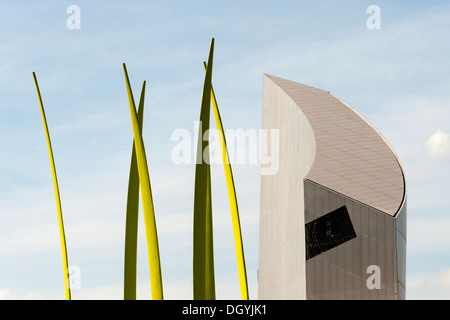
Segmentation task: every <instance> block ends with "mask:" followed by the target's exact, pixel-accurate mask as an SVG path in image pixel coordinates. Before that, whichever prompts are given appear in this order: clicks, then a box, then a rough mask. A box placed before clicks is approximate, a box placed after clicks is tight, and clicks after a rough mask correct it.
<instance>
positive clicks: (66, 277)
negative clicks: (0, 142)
mask: <svg viewBox="0 0 450 320" xmlns="http://www.w3.org/2000/svg"><path fill="white" fill-rule="evenodd" d="M33 78H34V83H35V85H36V91H37V95H38V99H39V105H40V107H41V114H42V121H43V123H44V129H45V135H46V138H47V148H48V154H49V157H50V165H51V169H52V176H53V187H54V189H55V198H56V209H57V214H58V225H59V235H60V240H61V251H62V258H63V272H64V288H65V294H66V300H71V292H70V284H69V270H68V268H69V263H68V258H67V247H66V236H65V232H64V222H63V216H62V208H61V198H60V193H59V187H58V179H57V176H56V167H55V160H54V158H53V149H52V143H51V141H50V133H49V131H48V125H47V118H46V116H45V111H44V104H43V103H42V97H41V92H40V90H39V85H38V81H37V78H36V74H35V73H34V72H33Z"/></svg>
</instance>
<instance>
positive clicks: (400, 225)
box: [396, 200, 406, 300]
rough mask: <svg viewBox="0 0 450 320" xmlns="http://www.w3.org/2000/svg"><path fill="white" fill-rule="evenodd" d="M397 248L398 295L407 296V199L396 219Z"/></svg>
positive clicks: (401, 297) (402, 297) (400, 297)
mask: <svg viewBox="0 0 450 320" xmlns="http://www.w3.org/2000/svg"><path fill="white" fill-rule="evenodd" d="M396 236H397V239H396V245H397V246H396V249H397V252H396V253H397V270H398V273H397V274H398V278H397V281H398V283H397V285H398V288H397V290H398V297H399V299H402V300H404V299H405V298H406V289H405V288H406V200H405V204H404V206H403V208H402V210H401V211H400V213H399V214H398V215H397V219H396Z"/></svg>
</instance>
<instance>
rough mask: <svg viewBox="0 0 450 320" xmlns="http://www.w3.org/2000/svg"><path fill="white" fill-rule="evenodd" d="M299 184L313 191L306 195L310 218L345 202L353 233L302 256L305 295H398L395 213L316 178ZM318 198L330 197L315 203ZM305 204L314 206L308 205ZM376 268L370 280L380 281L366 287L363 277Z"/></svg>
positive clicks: (386, 296) (339, 296)
mask: <svg viewBox="0 0 450 320" xmlns="http://www.w3.org/2000/svg"><path fill="white" fill-rule="evenodd" d="M304 185H305V194H308V193H310V194H313V197H309V198H306V201H305V209H306V210H305V212H310V217H309V218H310V219H312V220H314V219H317V218H320V217H323V216H325V215H327V214H329V212H328V210H333V209H336V206H340V205H344V206H345V207H346V208H347V210H348V214H349V216H350V219H351V222H352V224H353V228H354V231H355V233H356V237H355V238H353V239H351V240H348V241H346V242H344V243H342V244H340V245H339V246H337V247H334V248H331V249H329V250H327V251H325V252H323V253H321V254H319V255H317V256H314V257H312V258H310V259H308V260H307V261H306V292H307V299H346V300H348V299H357V300H362V299H383V300H384V299H398V298H401V296H399V294H398V289H397V287H398V285H397V272H398V270H397V250H394V248H396V243H395V238H398V234H399V232H398V231H397V228H396V219H395V218H394V217H392V216H390V215H387V214H385V213H383V212H381V211H379V210H376V209H374V208H370V207H368V206H366V205H365V204H363V203H360V202H357V201H354V200H352V199H350V198H348V197H345V196H343V195H341V194H337V193H336V192H334V191H333V190H330V189H328V188H325V187H323V186H320V185H318V184H316V183H315V182H312V181H309V180H305V181H304ZM314 198H316V199H314ZM317 198H320V199H328V201H329V202H328V204H325V205H323V206H320V207H319V206H318V205H317ZM338 199H339V200H338ZM310 206H311V207H313V208H315V210H308V207H310ZM325 207H326V208H327V209H326V210H324V208H325ZM400 224H401V223H399V225H400ZM396 232H397V236H396V235H395V233H396ZM372 266H375V267H379V272H376V271H375V272H374V271H372V269H370V268H372ZM375 274H377V275H379V278H378V280H377V281H375V282H373V281H370V282H371V283H375V284H379V285H380V287H379V288H377V287H375V288H369V286H368V284H367V282H368V280H371V279H373V277H372V276H373V275H375Z"/></svg>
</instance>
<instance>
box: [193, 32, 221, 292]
mask: <svg viewBox="0 0 450 320" xmlns="http://www.w3.org/2000/svg"><path fill="white" fill-rule="evenodd" d="M213 52H214V39H212V40H211V46H210V50H209V57H208V68H207V70H206V74H205V80H204V84H203V92H202V100H201V110H200V129H199V132H198V145H197V148H198V149H197V163H196V166H195V186H194V231H193V236H194V243H193V278H194V279H193V286H194V299H195V300H214V299H215V298H216V290H215V280H214V247H213V222H212V205H211V172H210V165H209V152H208V151H209V137H208V136H207V135H208V131H209V118H210V109H211V79H212V66H213ZM205 136H206V137H205Z"/></svg>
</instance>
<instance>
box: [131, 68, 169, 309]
mask: <svg viewBox="0 0 450 320" xmlns="http://www.w3.org/2000/svg"><path fill="white" fill-rule="evenodd" d="M123 71H124V74H125V82H126V86H127V93H128V101H129V104H130V113H131V122H132V125H133V135H134V142H135V147H136V159H137V165H138V173H139V181H140V185H141V197H142V207H143V212H144V224H145V232H146V238H147V250H148V260H149V268H150V282H151V290H152V299H153V300H162V299H163V285H162V275H161V262H160V256H159V244H158V234H157V228H156V219H155V212H154V206H153V198H152V191H151V186H150V177H149V172H148V164H147V157H146V154H145V148H144V141H143V139H142V134H141V131H140V128H139V123H138V118H137V113H136V106H135V103H134V98H133V93H132V90H131V86H130V80H129V78H128V73H127V69H126V65H125V63H124V64H123ZM143 90H145V81H144V85H143ZM144 92H145V91H144Z"/></svg>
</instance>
